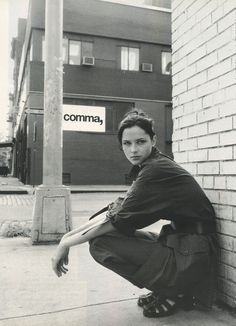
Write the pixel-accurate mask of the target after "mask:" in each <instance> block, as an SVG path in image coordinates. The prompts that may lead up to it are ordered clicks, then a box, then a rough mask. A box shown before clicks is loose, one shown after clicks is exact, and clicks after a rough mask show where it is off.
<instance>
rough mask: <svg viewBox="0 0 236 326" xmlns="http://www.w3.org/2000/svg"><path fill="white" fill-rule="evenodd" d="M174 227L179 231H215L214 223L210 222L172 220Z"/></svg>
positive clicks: (200, 232)
mask: <svg viewBox="0 0 236 326" xmlns="http://www.w3.org/2000/svg"><path fill="white" fill-rule="evenodd" d="M171 225H172V227H173V229H174V230H175V231H176V232H178V233H196V234H209V233H214V232H215V230H214V224H213V223H210V222H206V223H203V222H199V221H197V222H195V221H194V222H189V221H188V222H174V221H172V222H171Z"/></svg>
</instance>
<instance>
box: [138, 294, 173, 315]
mask: <svg viewBox="0 0 236 326" xmlns="http://www.w3.org/2000/svg"><path fill="white" fill-rule="evenodd" d="M177 308H178V303H177V302H176V301H174V300H172V299H168V298H156V299H155V300H153V301H152V302H151V303H149V304H148V305H145V306H143V315H144V316H145V317H148V318H159V317H166V316H170V315H173V314H174V313H175V312H176V311H177Z"/></svg>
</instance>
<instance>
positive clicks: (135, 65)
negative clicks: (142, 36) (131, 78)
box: [121, 46, 139, 71]
mask: <svg viewBox="0 0 236 326" xmlns="http://www.w3.org/2000/svg"><path fill="white" fill-rule="evenodd" d="M121 69H122V70H131V71H138V70H139V49H138V48H131V47H127V46H122V47H121Z"/></svg>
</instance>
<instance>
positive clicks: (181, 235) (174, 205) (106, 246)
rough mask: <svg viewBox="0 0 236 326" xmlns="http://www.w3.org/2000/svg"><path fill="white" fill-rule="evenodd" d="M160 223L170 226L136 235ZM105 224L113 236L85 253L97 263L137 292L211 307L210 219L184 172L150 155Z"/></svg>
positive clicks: (202, 195) (156, 153)
mask: <svg viewBox="0 0 236 326" xmlns="http://www.w3.org/2000/svg"><path fill="white" fill-rule="evenodd" d="M134 168H137V167H134ZM160 219H165V220H168V221H170V222H171V223H170V224H167V225H165V226H164V227H163V228H162V230H161V233H160V234H159V235H157V234H153V233H146V234H145V233H142V234H140V235H139V234H138V233H139V232H136V230H138V229H142V228H144V227H146V226H148V225H151V224H153V223H155V222H157V221H158V220H160ZM110 220H111V223H112V224H113V226H114V227H115V228H116V231H114V232H111V233H108V234H105V235H103V236H100V237H97V238H95V239H93V240H91V241H90V253H91V255H92V256H93V258H94V259H95V260H96V261H97V262H99V263H100V264H102V265H103V266H105V267H107V268H109V269H111V270H113V271H114V272H116V273H117V274H119V275H121V276H122V277H124V278H125V279H127V280H128V281H130V282H132V283H133V284H134V285H136V286H138V287H140V288H143V287H145V288H147V289H149V290H151V291H154V292H156V293H158V294H162V295H164V296H167V297H173V296H175V295H177V294H186V295H192V296H195V298H196V299H197V300H198V301H199V303H200V304H201V305H203V306H205V307H207V308H210V307H211V305H212V301H213V298H214V285H215V274H216V253H217V249H216V247H217V246H216V233H215V214H214V210H213V207H212V205H211V203H210V201H209V200H208V198H207V197H206V195H205V193H204V192H203V190H202V189H201V187H200V186H199V184H198V183H197V182H196V180H195V179H194V178H193V177H192V176H191V175H190V174H189V173H188V172H187V171H186V170H184V169H183V168H182V167H180V166H179V165H178V164H177V163H176V162H174V161H173V160H172V159H170V158H169V157H167V156H165V155H164V154H162V153H160V152H159V151H158V150H157V149H153V151H152V153H151V155H150V156H149V158H148V159H146V160H145V161H144V162H143V163H142V165H141V167H140V169H139V171H138V173H137V176H136V180H135V181H134V182H133V184H132V186H131V187H130V189H129V190H128V192H127V194H126V196H125V198H124V201H123V203H122V206H121V208H120V209H119V211H118V212H117V213H116V214H115V215H113V216H112V217H111V218H110Z"/></svg>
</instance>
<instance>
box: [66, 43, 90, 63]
mask: <svg viewBox="0 0 236 326" xmlns="http://www.w3.org/2000/svg"><path fill="white" fill-rule="evenodd" d="M92 56H93V43H92V42H83V41H75V40H69V64H71V65H80V64H81V62H82V58H83V57H92Z"/></svg>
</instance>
